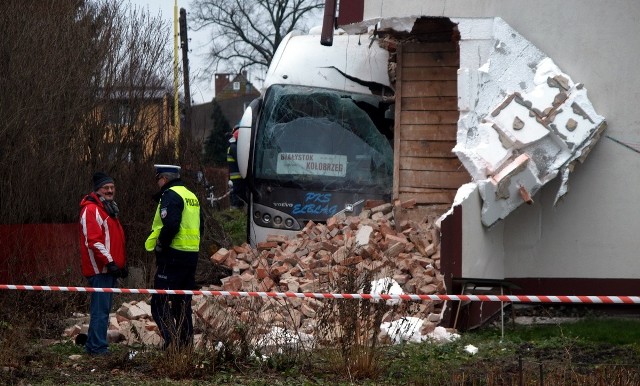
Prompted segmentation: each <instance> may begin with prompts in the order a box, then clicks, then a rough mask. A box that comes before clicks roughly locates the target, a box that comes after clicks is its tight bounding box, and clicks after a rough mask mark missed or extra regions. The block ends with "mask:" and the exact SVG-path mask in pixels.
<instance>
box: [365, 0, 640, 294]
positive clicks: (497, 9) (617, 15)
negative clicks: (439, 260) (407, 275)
mask: <svg viewBox="0 0 640 386" xmlns="http://www.w3.org/2000/svg"><path fill="white" fill-rule="evenodd" d="M407 16H434V17H450V18H452V20H453V21H454V22H455V23H460V22H462V24H465V20H471V19H470V18H490V19H487V20H493V19H492V18H494V17H499V18H500V19H502V20H504V21H505V23H506V24H507V25H508V26H510V27H512V28H513V30H514V31H517V33H519V34H520V35H522V36H524V37H525V38H526V39H527V40H528V41H529V42H531V43H532V44H533V45H535V47H537V48H538V49H539V50H540V51H541V52H544V55H545V56H548V57H549V58H551V59H552V60H553V62H554V63H555V65H557V67H558V68H560V69H561V70H562V72H563V73H565V74H568V75H569V76H570V77H571V78H572V79H574V80H575V81H576V83H578V82H580V83H583V84H584V85H585V86H586V88H587V89H588V96H589V100H590V101H591V103H593V106H594V108H595V110H596V111H597V112H598V114H601V115H602V116H604V117H606V121H607V125H608V128H607V130H606V131H605V133H604V134H605V135H606V137H604V138H602V139H601V140H600V141H599V143H598V145H597V146H595V148H594V149H593V151H592V152H591V153H590V154H589V158H588V160H587V161H586V162H585V163H584V164H578V166H577V168H576V170H575V172H574V173H571V179H570V181H569V192H568V194H567V195H566V196H564V197H563V198H562V199H561V200H560V201H559V202H558V203H557V204H555V205H554V202H555V200H556V194H557V192H558V191H559V190H560V189H561V188H562V186H561V184H560V179H559V178H557V177H556V178H555V179H553V180H551V181H550V182H549V183H548V184H547V185H545V186H544V187H543V188H541V189H540V191H539V192H537V194H534V195H533V197H532V198H533V201H534V202H533V204H532V205H521V206H519V207H518V208H517V209H515V210H514V211H513V212H511V213H510V214H509V215H508V216H506V217H505V219H504V220H500V221H498V222H496V223H495V224H493V226H492V227H491V228H488V227H486V226H483V225H482V224H480V213H481V206H482V200H481V199H480V197H479V194H478V191H477V190H471V191H470V192H469V193H468V198H467V199H466V200H464V202H463V204H462V208H463V223H462V232H463V237H462V240H463V241H462V244H463V245H462V249H463V250H462V254H463V257H462V258H463V261H462V263H463V264H462V266H463V268H462V275H463V276H472V277H491V278H496V277H507V278H530V277H547V278H608V279H616V278H620V279H627V278H629V279H630V278H635V277H637V276H638V275H639V274H640V262H638V261H637V259H636V258H635V257H634V256H635V251H636V250H638V248H640V239H639V238H638V237H636V236H635V235H634V233H635V228H636V224H637V222H638V220H637V219H638V215H639V214H640V209H639V208H638V205H637V202H636V201H637V200H636V198H635V196H636V195H637V193H636V192H637V191H638V187H640V176H639V175H638V173H636V172H635V170H637V168H638V167H639V166H640V154H639V153H638V150H637V147H638V144H640V130H638V128H639V126H640V120H639V119H638V118H637V113H636V112H635V110H636V109H635V106H634V102H635V101H637V100H640V98H639V97H640V92H639V91H638V89H637V88H636V87H634V85H633V84H634V79H635V77H636V72H637V71H636V69H635V67H636V66H637V63H639V62H640V51H639V50H638V48H637V41H636V38H635V37H636V36H638V33H639V32H640V27H639V26H638V23H637V19H638V17H639V16H640V3H637V2H633V1H620V2H616V3H614V5H611V4H610V3H609V4H608V3H604V2H599V1H563V2H555V1H540V2H535V3H530V2H526V1H475V2H473V3H469V2H468V1H433V2H432V1H430V2H422V1H407V0H403V1H400V0H395V1H391V0H377V1H376V0H367V1H365V8H364V18H365V20H366V19H375V18H380V17H384V18H387V19H386V20H391V19H389V18H390V17H391V18H393V17H397V18H401V17H407ZM468 18H469V19H468ZM405 22H406V21H405ZM468 25H469V26H471V27H470V28H469V29H467V30H466V32H465V30H464V25H463V26H461V27H459V28H460V30H461V34H463V35H464V34H465V33H466V39H465V37H464V36H463V39H462V41H461V46H460V48H461V54H460V55H461V69H462V68H464V67H465V66H468V67H469V68H472V69H478V68H480V67H481V66H483V65H484V64H485V62H486V59H487V58H488V56H489V55H490V53H491V50H494V49H501V48H502V47H501V46H500V45H499V44H495V41H493V40H491V39H488V40H487V39H485V38H486V35H487V33H489V32H491V33H494V32H495V31H494V30H492V29H493V28H495V25H493V26H492V27H491V28H488V27H487V26H486V25H483V24H482V23H478V24H475V23H471V24H468ZM487 42H490V44H487ZM542 58H543V57H542V56H541V57H540V58H539V59H542ZM531 64H532V65H535V64H537V63H531ZM461 72H462V75H461V77H459V80H460V79H463V80H464V79H465V74H464V73H463V71H462V70H461ZM517 74H518V72H516V75H517ZM468 80H469V81H472V80H473V79H468ZM503 80H505V79H503ZM506 81H507V83H508V82H511V85H515V86H514V87H512V88H511V91H515V90H521V91H524V90H528V89H529V90H530V89H531V87H528V86H532V85H531V84H523V85H520V82H526V80H520V79H506ZM463 83H464V81H463ZM476 84H477V86H478V87H480V88H490V87H492V85H489V84H486V83H482V82H481V81H478V82H477V83H476ZM459 87H460V85H459ZM504 89H505V90H506V88H504ZM486 91H487V89H483V92H486ZM497 94H500V93H497ZM485 95H487V94H485ZM505 96H506V95H496V97H495V99H485V100H482V101H479V105H480V106H482V108H481V109H480V110H482V109H484V110H486V111H482V112H480V113H487V112H489V111H490V110H491V109H493V108H495V107H496V106H497V105H498V104H499V103H500V102H501V101H502V99H501V98H504V97H505ZM460 107H461V110H463V108H464V106H460ZM475 110H476V111H478V107H477V106H476V107H475ZM587 288H588V287H587ZM580 292H584V291H580Z"/></svg>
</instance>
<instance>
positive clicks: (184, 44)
mask: <svg viewBox="0 0 640 386" xmlns="http://www.w3.org/2000/svg"><path fill="white" fill-rule="evenodd" d="M180 47H181V48H182V73H183V75H184V127H185V129H186V130H187V132H188V133H191V90H190V89H189V38H188V37H187V11H186V10H185V9H184V8H180ZM182 134H183V135H182V137H184V132H183V133H182ZM183 139H184V138H183Z"/></svg>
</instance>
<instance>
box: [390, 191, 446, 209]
mask: <svg viewBox="0 0 640 386" xmlns="http://www.w3.org/2000/svg"><path fill="white" fill-rule="evenodd" d="M456 190H457V189H439V190H438V191H436V192H429V193H426V192H403V191H400V194H399V198H400V201H407V200H411V199H415V200H416V203H417V204H422V205H431V204H448V205H449V206H450V205H451V204H453V200H454V199H455V197H456Z"/></svg>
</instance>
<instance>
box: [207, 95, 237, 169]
mask: <svg viewBox="0 0 640 386" xmlns="http://www.w3.org/2000/svg"><path fill="white" fill-rule="evenodd" d="M211 118H212V119H213V129H212V130H211V134H209V136H208V137H207V140H206V141H205V144H204V162H205V164H208V165H215V166H224V165H226V164H227V148H228V147H229V138H230V134H231V125H230V124H229V121H227V118H225V116H224V114H223V113H222V110H221V109H220V105H219V104H218V102H216V100H215V99H214V100H213V112H212V113H211Z"/></svg>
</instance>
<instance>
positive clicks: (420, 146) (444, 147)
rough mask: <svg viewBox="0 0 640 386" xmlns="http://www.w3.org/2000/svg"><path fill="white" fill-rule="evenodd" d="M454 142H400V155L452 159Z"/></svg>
mask: <svg viewBox="0 0 640 386" xmlns="http://www.w3.org/2000/svg"><path fill="white" fill-rule="evenodd" d="M455 145H456V142H455V141H437V142H436V141H400V154H402V155H403V156H405V157H426V156H429V157H442V158H454V157H456V155H455V154H454V153H453V152H452V151H451V149H453V147H454V146H455Z"/></svg>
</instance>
